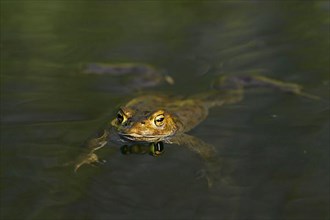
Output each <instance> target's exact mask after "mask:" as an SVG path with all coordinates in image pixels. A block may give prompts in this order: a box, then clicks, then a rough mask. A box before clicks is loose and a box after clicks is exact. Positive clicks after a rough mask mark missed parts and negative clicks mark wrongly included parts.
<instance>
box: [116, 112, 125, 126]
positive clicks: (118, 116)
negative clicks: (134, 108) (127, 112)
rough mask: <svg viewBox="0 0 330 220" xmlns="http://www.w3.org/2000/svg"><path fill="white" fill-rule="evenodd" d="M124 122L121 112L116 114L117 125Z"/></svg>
mask: <svg viewBox="0 0 330 220" xmlns="http://www.w3.org/2000/svg"><path fill="white" fill-rule="evenodd" d="M124 120H125V117H124V115H123V114H122V113H121V112H118V114H117V121H118V123H119V124H121V123H123V122H124Z"/></svg>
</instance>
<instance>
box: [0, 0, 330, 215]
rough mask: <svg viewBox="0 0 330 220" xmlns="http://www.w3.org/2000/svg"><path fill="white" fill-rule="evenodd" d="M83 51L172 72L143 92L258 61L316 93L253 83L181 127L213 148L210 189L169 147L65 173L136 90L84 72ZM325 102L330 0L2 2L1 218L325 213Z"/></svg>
mask: <svg viewBox="0 0 330 220" xmlns="http://www.w3.org/2000/svg"><path fill="white" fill-rule="evenodd" d="M92 62H112V63H116V62H137V63H145V64H150V65H153V66H155V67H157V68H159V69H161V70H162V71H163V72H164V73H166V74H169V75H170V76H172V77H173V78H174V79H175V84H174V85H172V86H171V85H168V84H166V83H163V84H158V85H156V86H154V87H146V88H143V87H144V85H145V84H143V82H141V85H140V86H138V87H140V88H141V90H143V91H157V92H165V93H171V94H192V93H195V92H198V91H203V90H206V89H208V88H209V84H210V81H211V80H212V79H214V78H215V77H217V76H218V75H226V74H227V75H231V74H233V75H234V74H242V73H259V74H262V75H265V76H270V77H274V78H277V79H282V80H286V81H290V82H297V83H299V84H301V85H304V87H305V88H306V91H308V92H309V93H311V94H314V95H317V96H320V97H322V100H321V101H315V100H309V99H305V98H302V97H297V96H292V95H288V94H283V93H280V92H274V91H272V90H267V89H258V90H253V91H249V92H248V94H247V95H246V98H245V99H244V100H243V101H242V102H241V103H239V104H235V105H232V106H226V107H224V108H215V109H212V111H211V113H210V115H209V117H208V118H207V120H205V121H204V122H203V123H202V124H201V125H200V126H198V127H197V128H195V129H194V130H193V131H192V132H191V134H193V135H195V136H197V137H199V138H201V139H203V140H204V141H206V142H208V143H210V144H213V145H214V146H215V147H216V148H217V150H218V156H217V158H218V160H220V161H221V168H222V169H221V172H218V174H217V175H218V176H217V177H216V178H217V180H218V182H216V183H215V185H214V187H213V188H211V189H209V188H208V187H207V183H206V181H205V179H203V178H198V171H200V170H201V169H202V168H203V166H204V163H203V161H201V159H200V158H199V157H198V156H197V155H195V154H194V153H193V152H190V151H189V150H187V149H185V148H182V147H178V146H173V145H171V146H170V145H167V146H165V147H166V151H165V154H164V155H163V156H161V157H159V158H154V157H150V156H148V155H128V156H125V155H122V154H121V153H120V150H119V148H118V147H114V146H112V147H111V146H109V147H107V148H105V149H103V150H102V151H100V153H99V154H100V157H102V158H103V159H105V160H107V162H106V163H105V164H103V165H101V166H99V167H88V166H85V167H82V169H81V170H80V171H79V172H78V173H74V172H73V170H72V167H71V166H65V164H66V163H67V162H68V161H71V160H73V159H74V158H75V157H76V156H77V154H78V153H79V152H80V150H81V144H82V143H83V142H84V141H85V140H86V139H87V138H88V137H90V136H91V135H93V134H94V132H96V131H97V130H98V129H99V128H100V127H102V126H103V125H104V124H106V123H107V120H110V119H112V117H113V115H114V114H115V112H116V109H117V107H118V106H119V105H120V103H122V102H123V101H124V100H128V99H129V98H130V97H133V96H134V94H135V93H136V92H140V91H132V90H129V89H125V88H126V87H129V86H130V85H129V83H128V84H127V81H124V82H121V81H120V80H119V81H118V79H114V78H112V77H111V76H98V75H86V74H82V71H81V66H82V65H85V64H88V63H92ZM116 80H117V81H116ZM128 82H129V81H128ZM118 83H119V84H120V83H122V84H120V85H123V86H122V88H123V89H121V86H118ZM125 83H126V84H125ZM113 88H117V89H113ZM118 88H119V89H118ZM328 100H329V2H328V1H304V2H299V4H298V2H294V1H290V2H281V1H277V2H276V1H269V2H266V3H261V2H259V1H251V2H243V1H204V2H187V1H182V2H180V1H175V2H171V3H165V1H164V2H163V1H141V2H138V3H137V2H133V1H123V2H119V1H111V2H110V1H109V2H105V1H101V2H93V3H92V2H87V1H79V2H78V1H24V2H23V1H1V212H0V213H1V219H246V220H250V219H251V220H252V219H320V220H321V219H329V217H330V214H329V207H330V204H329V101H328Z"/></svg>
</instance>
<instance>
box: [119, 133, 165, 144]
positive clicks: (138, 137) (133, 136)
mask: <svg viewBox="0 0 330 220" xmlns="http://www.w3.org/2000/svg"><path fill="white" fill-rule="evenodd" d="M119 135H120V136H121V137H122V138H124V139H126V140H130V141H143V142H158V141H161V140H163V139H164V138H165V137H166V136H164V135H144V134H137V133H130V134H127V133H119Z"/></svg>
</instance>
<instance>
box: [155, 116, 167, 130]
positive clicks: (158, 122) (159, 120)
mask: <svg viewBox="0 0 330 220" xmlns="http://www.w3.org/2000/svg"><path fill="white" fill-rule="evenodd" d="M164 119H165V116H164V115H163V114H161V115H157V116H156V117H155V120H154V123H155V125H156V126H158V127H160V126H162V125H163V124H164Z"/></svg>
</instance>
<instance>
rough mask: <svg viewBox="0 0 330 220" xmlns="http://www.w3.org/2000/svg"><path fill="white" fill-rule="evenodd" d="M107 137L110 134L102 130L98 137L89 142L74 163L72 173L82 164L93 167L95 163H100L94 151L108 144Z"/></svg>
mask: <svg viewBox="0 0 330 220" xmlns="http://www.w3.org/2000/svg"><path fill="white" fill-rule="evenodd" d="M109 137H110V132H109V131H107V130H104V132H103V134H102V135H101V136H100V137H97V138H93V139H91V140H89V141H88V142H87V146H86V148H85V149H84V151H83V152H82V153H81V154H80V155H79V156H78V158H77V159H76V160H75V162H74V171H75V172H77V170H78V169H79V168H80V167H81V166H82V165H84V164H90V165H93V164H95V163H102V162H101V161H100V160H99V159H98V156H97V155H96V154H95V151H97V150H99V149H101V148H103V147H104V146H105V145H106V144H107V143H108V140H109Z"/></svg>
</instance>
